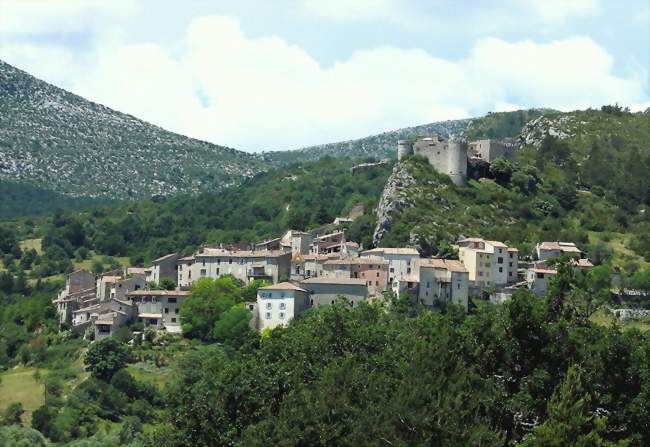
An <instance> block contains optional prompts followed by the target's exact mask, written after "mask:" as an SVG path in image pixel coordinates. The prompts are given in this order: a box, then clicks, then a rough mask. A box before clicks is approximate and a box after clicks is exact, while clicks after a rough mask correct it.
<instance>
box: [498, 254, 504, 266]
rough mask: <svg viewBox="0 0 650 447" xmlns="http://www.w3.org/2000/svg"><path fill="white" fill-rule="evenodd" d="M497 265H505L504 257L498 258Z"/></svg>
mask: <svg viewBox="0 0 650 447" xmlns="http://www.w3.org/2000/svg"><path fill="white" fill-rule="evenodd" d="M497 263H498V264H503V257H502V256H499V257H498V258H497Z"/></svg>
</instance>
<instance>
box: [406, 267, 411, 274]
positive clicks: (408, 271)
mask: <svg viewBox="0 0 650 447" xmlns="http://www.w3.org/2000/svg"><path fill="white" fill-rule="evenodd" d="M406 274H407V275H410V274H411V267H409V268H407V269H406Z"/></svg>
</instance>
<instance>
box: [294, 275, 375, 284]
mask: <svg viewBox="0 0 650 447" xmlns="http://www.w3.org/2000/svg"><path fill="white" fill-rule="evenodd" d="M301 284H343V285H353V286H365V285H366V280H365V279H358V278H329V277H325V276H320V277H317V278H309V279H305V280H303V281H301Z"/></svg>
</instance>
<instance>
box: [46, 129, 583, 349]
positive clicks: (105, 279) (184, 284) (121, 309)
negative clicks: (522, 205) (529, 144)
mask: <svg viewBox="0 0 650 447" xmlns="http://www.w3.org/2000/svg"><path fill="white" fill-rule="evenodd" d="M413 154H417V155H421V156H424V157H426V158H427V160H428V161H429V163H430V164H431V165H433V166H434V167H435V168H436V169H437V170H438V171H439V172H441V173H444V174H447V175H449V176H450V177H451V179H452V181H453V182H454V183H457V184H462V183H463V182H465V181H466V172H467V164H468V163H471V162H473V161H476V160H480V161H484V162H487V163H490V162H491V161H493V160H495V159H496V158H499V157H501V158H504V157H505V158H510V157H512V146H510V145H508V144H506V143H504V142H500V141H495V140H479V141H475V142H470V143H465V142H457V141H455V140H453V139H450V140H446V139H444V138H442V137H440V136H438V135H433V136H430V137H420V138H417V139H415V140H411V141H406V140H400V141H399V142H398V147H397V156H398V160H401V159H402V158H403V157H405V156H408V155H413ZM363 214H364V207H363V205H362V204H358V205H357V206H355V207H353V208H352V210H351V211H350V213H349V214H348V215H347V216H345V217H337V218H336V219H335V220H334V222H333V223H332V224H331V225H329V226H323V227H319V228H316V229H314V230H311V231H296V230H288V231H287V232H286V233H285V234H284V235H282V236H279V237H277V238H274V239H270V240H266V241H261V242H258V243H240V244H220V245H219V246H216V247H211V246H202V247H200V248H199V249H198V251H197V252H196V253H194V254H193V255H191V256H181V255H180V254H179V253H171V254H168V255H166V256H163V257H161V258H158V259H155V260H154V261H153V262H152V264H151V266H149V267H124V268H121V269H117V270H113V271H110V272H106V273H103V274H101V275H99V276H98V277H95V275H93V274H92V273H90V272H88V271H86V270H77V271H74V272H72V273H70V274H69V275H68V277H67V280H66V285H65V288H64V289H63V290H61V291H60V292H59V294H58V296H57V298H56V300H54V305H55V306H56V309H57V313H58V315H59V322H60V324H62V325H63V324H68V325H70V326H71V327H72V329H73V330H74V331H76V332H78V333H86V331H90V333H93V335H94V337H93V338H94V339H95V340H100V339H102V338H105V337H108V336H110V335H111V334H114V333H115V331H116V330H117V329H118V328H120V327H121V326H123V325H125V324H127V323H129V322H132V321H137V322H140V323H142V324H143V325H144V326H146V327H153V328H155V329H161V330H163V329H164V330H166V331H167V332H169V333H181V332H182V329H181V321H180V315H179V314H180V308H181V306H182V304H183V301H184V300H185V299H186V298H187V297H188V296H189V295H190V293H191V289H192V285H193V284H194V283H195V282H196V281H198V280H200V279H202V278H212V279H217V278H220V277H223V276H232V277H233V278H234V279H235V280H237V281H239V282H240V283H241V284H250V283H251V282H253V281H257V280H261V281H264V284H268V285H265V286H263V287H260V288H259V290H258V293H257V300H256V301H254V302H248V303H246V306H247V308H248V309H249V310H250V312H251V314H252V318H251V320H250V324H251V327H252V328H253V329H255V330H258V331H264V330H267V329H272V328H275V327H277V326H285V325H287V324H288V323H289V322H290V321H291V320H293V319H294V318H298V317H299V316H300V315H301V314H303V313H304V312H306V311H308V310H309V309H311V308H313V307H318V306H323V305H332V304H335V303H339V302H344V303H347V304H349V305H350V306H353V307H354V306H356V305H357V304H358V303H359V302H362V301H367V302H372V301H374V300H383V299H385V297H386V296H387V295H390V294H393V296H399V297H402V296H407V297H409V298H410V299H411V300H412V301H413V302H415V303H417V304H419V305H422V306H425V307H428V308H431V309H434V308H444V307H445V306H447V305H449V304H455V305H458V306H461V307H463V308H465V310H467V309H468V308H469V305H470V299H471V298H479V299H487V300H490V301H491V302H494V303H501V302H503V301H506V300H508V299H510V297H511V296H512V294H513V293H514V292H515V291H516V290H517V289H518V288H527V289H529V290H530V291H531V292H532V293H534V294H535V295H537V296H543V295H544V294H546V291H547V290H548V286H549V281H550V279H551V278H552V277H553V276H554V275H556V274H557V271H556V270H555V268H554V267H553V265H552V263H549V261H550V260H552V259H555V258H560V257H563V256H570V257H572V258H573V265H574V268H575V269H588V268H590V267H593V264H592V263H591V262H590V261H589V260H588V259H586V257H585V254H584V253H583V252H582V251H581V250H580V249H579V248H578V247H577V246H576V245H575V243H572V242H557V241H555V242H548V241H547V242H539V243H537V245H536V247H535V252H534V253H532V254H526V255H525V256H524V257H522V258H520V254H519V252H518V250H517V249H516V248H514V247H510V246H508V245H506V244H505V243H503V242H500V241H492V240H485V239H482V238H478V237H469V238H463V239H460V240H458V241H457V243H456V245H455V246H454V247H455V249H457V251H458V259H440V258H423V257H421V256H420V253H419V252H418V250H416V249H415V248H412V247H378V248H373V249H368V250H364V248H363V247H362V246H361V245H360V244H359V243H357V242H354V241H350V240H348V239H347V237H346V230H345V227H346V225H347V224H350V223H351V222H353V221H354V220H355V219H356V218H358V217H360V216H361V215H363ZM523 258H525V259H528V261H526V260H525V259H523ZM163 283H165V285H166V287H160V285H161V284H163ZM170 289H172V290H170Z"/></svg>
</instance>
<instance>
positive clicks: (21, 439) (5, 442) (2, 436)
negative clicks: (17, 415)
mask: <svg viewBox="0 0 650 447" xmlns="http://www.w3.org/2000/svg"><path fill="white" fill-rule="evenodd" d="M0 445H1V446H7V447H9V446H11V447H47V445H48V444H47V441H46V440H45V438H43V435H42V434H40V433H39V432H37V431H36V430H34V429H33V428H27V427H19V426H17V425H9V426H6V427H0Z"/></svg>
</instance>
